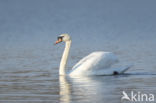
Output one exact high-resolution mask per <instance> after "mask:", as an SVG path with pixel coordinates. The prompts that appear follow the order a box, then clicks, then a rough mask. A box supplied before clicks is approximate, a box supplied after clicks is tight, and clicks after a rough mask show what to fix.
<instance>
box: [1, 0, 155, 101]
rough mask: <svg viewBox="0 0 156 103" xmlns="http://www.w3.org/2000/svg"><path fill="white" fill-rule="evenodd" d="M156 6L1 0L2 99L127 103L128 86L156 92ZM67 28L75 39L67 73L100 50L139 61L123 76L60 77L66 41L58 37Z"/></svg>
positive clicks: (148, 0) (146, 2)
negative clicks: (60, 63) (123, 97)
mask: <svg viewBox="0 0 156 103" xmlns="http://www.w3.org/2000/svg"><path fill="white" fill-rule="evenodd" d="M155 4H156V1H155V0H119V1H115V0H98V1H97V0H0V103H120V102H121V97H122V91H125V92H126V93H128V94H129V95H130V92H131V91H134V92H141V93H152V94H154V95H155V96H156V87H155V86H156V82H155V81H156V46H155V45H156V29H155V28H156V20H155V18H156V6H155ZM60 33H69V34H70V35H71V37H72V48H71V53H70V57H69V62H68V66H67V71H70V69H71V68H72V66H73V65H74V64H76V63H77V62H78V61H79V60H80V59H81V58H82V57H84V56H86V55H88V54H89V53H91V52H93V51H109V52H113V53H115V54H116V55H117V56H118V58H119V60H120V64H119V65H126V64H134V66H133V67H132V68H131V69H130V70H129V71H127V74H125V75H118V76H92V77H79V78H78V77H77V78H76V77H75V78H70V77H62V76H59V75H58V69H59V62H60V59H61V55H62V52H63V49H64V45H63V44H59V45H57V46H54V45H53V43H54V42H55V40H56V39H57V36H58V35H59V34H60ZM155 101H156V98H155ZM123 102H126V101H123Z"/></svg>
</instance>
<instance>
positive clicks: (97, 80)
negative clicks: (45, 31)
mask: <svg viewBox="0 0 156 103" xmlns="http://www.w3.org/2000/svg"><path fill="white" fill-rule="evenodd" d="M60 45H61V44H60ZM54 49H55V50H54ZM84 49H85V48H84ZM59 50H62V49H61V48H59V46H56V47H53V46H52V47H49V48H47V49H43V48H42V49H40V48H35V47H34V48H33V49H30V48H29V49H28V48H27V49H22V50H21V49H19V50H17V49H12V50H7V51H4V52H3V53H1V55H0V57H1V59H0V61H1V62H0V63H1V67H0V102H1V103H21V102H23V103H28V102H29V103H59V102H60V103H95V102H96V103H104V102H109V103H120V102H121V96H122V91H126V92H127V93H130V91H136V92H138V91H140V92H142V93H152V94H156V88H155V85H156V82H155V80H156V74H154V72H152V71H154V67H153V68H142V69H139V67H142V66H140V65H143V64H144V62H142V63H141V62H140V61H137V59H138V57H137V56H134V58H133V59H136V62H135V65H136V66H134V67H133V68H132V69H131V70H129V71H128V72H127V74H125V75H118V76H92V77H75V78H71V77H64V76H59V75H58V65H59V61H60V57H61V52H62V51H59ZM13 51H14V52H13ZM11 52H12V53H11ZM79 52H82V51H79ZM79 52H78V51H74V50H72V51H71V55H70V58H69V65H68V70H70V69H71V67H72V65H73V64H74V63H73V62H76V61H78V60H79V59H80V58H81V57H83V56H84V55H86V54H87V53H88V51H87V50H86V51H84V52H83V53H81V55H80V53H79ZM118 52H119V51H118ZM118 52H116V54H117V55H118V56H119V57H120V58H121V57H124V55H123V54H121V53H118ZM78 54H79V55H78ZM138 55H139V54H138ZM127 57H128V56H127ZM146 57H150V56H148V55H147V56H146ZM127 61H128V62H130V61H131V59H127ZM127 61H126V63H127ZM132 61H133V60H132ZM144 61H146V58H145V59H144ZM121 62H122V63H121V64H123V63H124V62H123V61H122V59H121ZM138 65H139V66H138ZM144 65H145V64H144ZM146 65H150V64H148V63H147V64H146ZM153 66H154V65H153ZM145 67H146V66H145Z"/></svg>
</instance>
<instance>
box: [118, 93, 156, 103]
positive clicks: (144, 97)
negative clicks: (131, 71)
mask: <svg viewBox="0 0 156 103" xmlns="http://www.w3.org/2000/svg"><path fill="white" fill-rule="evenodd" d="M124 100H125V101H131V102H143V101H145V102H153V101H154V94H151V93H149V94H147V93H142V92H140V91H138V92H134V91H131V92H130V95H128V94H127V93H126V92H125V91H122V97H121V101H124Z"/></svg>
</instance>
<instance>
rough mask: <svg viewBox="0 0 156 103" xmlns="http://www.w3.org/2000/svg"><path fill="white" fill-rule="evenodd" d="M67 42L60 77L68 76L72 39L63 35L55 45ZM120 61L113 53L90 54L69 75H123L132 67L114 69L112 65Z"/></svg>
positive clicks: (99, 52)
mask: <svg viewBox="0 0 156 103" xmlns="http://www.w3.org/2000/svg"><path fill="white" fill-rule="evenodd" d="M62 41H64V42H65V49H64V53H63V56H62V59H61V63H60V68H59V75H66V73H65V67H66V64H67V60H68V55H69V50H70V46H71V42H72V41H71V37H70V36H69V35H68V34H61V35H60V36H59V37H58V38H57V41H56V42H55V44H58V43H60V42H62ZM117 61H118V59H117V57H116V56H115V55H114V54H113V53H111V52H103V51H97V52H93V53H91V54H89V55H88V56H86V57H84V58H83V59H81V60H80V61H79V62H78V63H77V64H76V65H75V66H73V68H72V70H71V72H69V74H68V75H70V76H78V75H115V74H122V73H124V72H125V71H127V70H128V69H129V68H130V67H131V66H127V67H120V68H112V65H113V64H115V63H116V62H117Z"/></svg>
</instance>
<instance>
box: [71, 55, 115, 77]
mask: <svg viewBox="0 0 156 103" xmlns="http://www.w3.org/2000/svg"><path fill="white" fill-rule="evenodd" d="M116 61H117V58H116V56H115V55H114V54H113V53H110V52H93V53H91V54H89V55H88V56H86V57H84V58H83V59H81V60H80V61H79V62H78V63H77V64H76V65H75V66H74V67H73V68H72V71H71V72H70V74H73V75H80V74H85V75H89V74H92V72H95V71H97V70H99V69H107V68H109V67H111V65H112V64H114V63H115V62H116Z"/></svg>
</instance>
